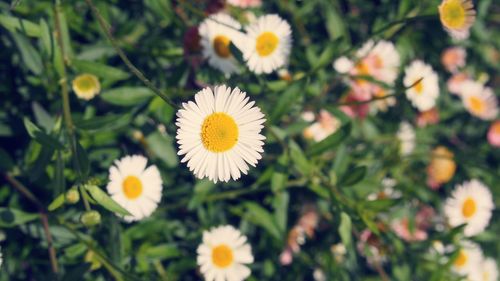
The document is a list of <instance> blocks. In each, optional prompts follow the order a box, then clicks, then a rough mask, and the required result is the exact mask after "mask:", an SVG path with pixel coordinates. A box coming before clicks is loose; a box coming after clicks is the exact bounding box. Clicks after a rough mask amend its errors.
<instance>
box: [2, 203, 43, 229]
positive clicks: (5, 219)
mask: <svg viewBox="0 0 500 281" xmlns="http://www.w3.org/2000/svg"><path fill="white" fill-rule="evenodd" d="M39 217H40V215H39V214H32V213H26V212H23V211H21V210H17V209H13V208H2V207H0V227H13V226H16V225H20V224H25V223H27V222H30V221H33V220H36V219H38V218H39Z"/></svg>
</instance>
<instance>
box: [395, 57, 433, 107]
mask: <svg viewBox="0 0 500 281" xmlns="http://www.w3.org/2000/svg"><path fill="white" fill-rule="evenodd" d="M403 84H404V86H405V87H407V88H408V89H407V90H406V97H407V98H408V100H410V102H411V103H412V105H413V106H414V107H416V108H417V109H418V110H419V111H426V110H429V109H431V108H433V107H434V106H435V105H436V100H437V98H438V96H439V84H438V76H437V74H436V72H435V71H434V70H433V69H432V67H431V66H430V65H427V64H425V63H424V62H422V61H420V60H416V61H413V62H412V63H411V64H410V65H409V66H407V67H406V69H405V77H404V80H403Z"/></svg>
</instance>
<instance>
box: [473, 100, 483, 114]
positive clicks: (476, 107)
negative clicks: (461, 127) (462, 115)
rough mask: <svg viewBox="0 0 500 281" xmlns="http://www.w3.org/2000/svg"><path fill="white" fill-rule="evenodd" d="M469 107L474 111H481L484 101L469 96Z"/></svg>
mask: <svg viewBox="0 0 500 281" xmlns="http://www.w3.org/2000/svg"><path fill="white" fill-rule="evenodd" d="M469 104H470V109H471V111H472V112H474V113H477V114H479V113H482V112H483V110H484V103H483V101H482V100H481V99H480V98H477V97H470V98H469Z"/></svg>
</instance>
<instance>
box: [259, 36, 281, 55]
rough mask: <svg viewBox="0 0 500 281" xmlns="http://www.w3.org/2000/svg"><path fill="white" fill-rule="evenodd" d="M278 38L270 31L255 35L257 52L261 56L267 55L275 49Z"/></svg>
mask: <svg viewBox="0 0 500 281" xmlns="http://www.w3.org/2000/svg"><path fill="white" fill-rule="evenodd" d="M279 42H280V40H279V39H278V36H276V34H274V33H272V32H263V33H262V34H260V35H259V37H257V45H256V49H257V53H258V54H259V56H261V57H267V56H269V55H270V54H272V53H273V52H274V50H276V48H277V47H278V43H279Z"/></svg>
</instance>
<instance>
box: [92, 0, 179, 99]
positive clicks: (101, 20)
mask: <svg viewBox="0 0 500 281" xmlns="http://www.w3.org/2000/svg"><path fill="white" fill-rule="evenodd" d="M85 2H87V5H88V6H89V7H90V10H91V11H92V14H93V15H94V17H95V18H96V19H97V21H98V22H99V25H100V26H101V29H102V30H103V31H104V35H105V36H106V37H107V38H108V40H109V41H110V42H111V45H113V48H114V49H115V51H116V53H117V54H118V56H119V57H120V58H121V59H122V61H123V62H124V63H125V65H127V67H128V69H129V70H130V71H131V72H132V73H133V74H134V75H135V76H136V77H137V78H139V80H141V81H142V82H143V83H144V84H145V85H146V86H147V87H148V88H150V89H151V90H153V92H154V93H155V94H157V95H158V96H159V97H160V98H162V99H163V100H164V101H165V102H166V103H168V104H169V105H170V106H172V107H173V108H175V109H178V108H179V106H178V105H176V104H175V103H174V102H173V101H172V100H171V99H170V98H169V97H168V96H167V95H166V94H165V93H164V92H163V91H162V90H160V89H159V88H157V87H156V86H155V85H154V84H153V83H152V82H151V81H150V80H149V79H148V78H146V76H144V74H143V73H142V72H141V71H140V70H139V69H138V68H137V67H135V66H134V64H132V62H130V60H129V59H128V57H127V55H126V54H125V53H124V52H123V50H122V49H121V48H120V46H118V43H117V42H116V40H115V38H114V37H113V35H112V34H111V30H110V29H109V26H108V24H107V23H106V20H105V19H104V18H103V17H102V15H101V13H100V12H99V10H98V9H97V7H96V6H95V5H94V3H93V2H92V0H85Z"/></svg>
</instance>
